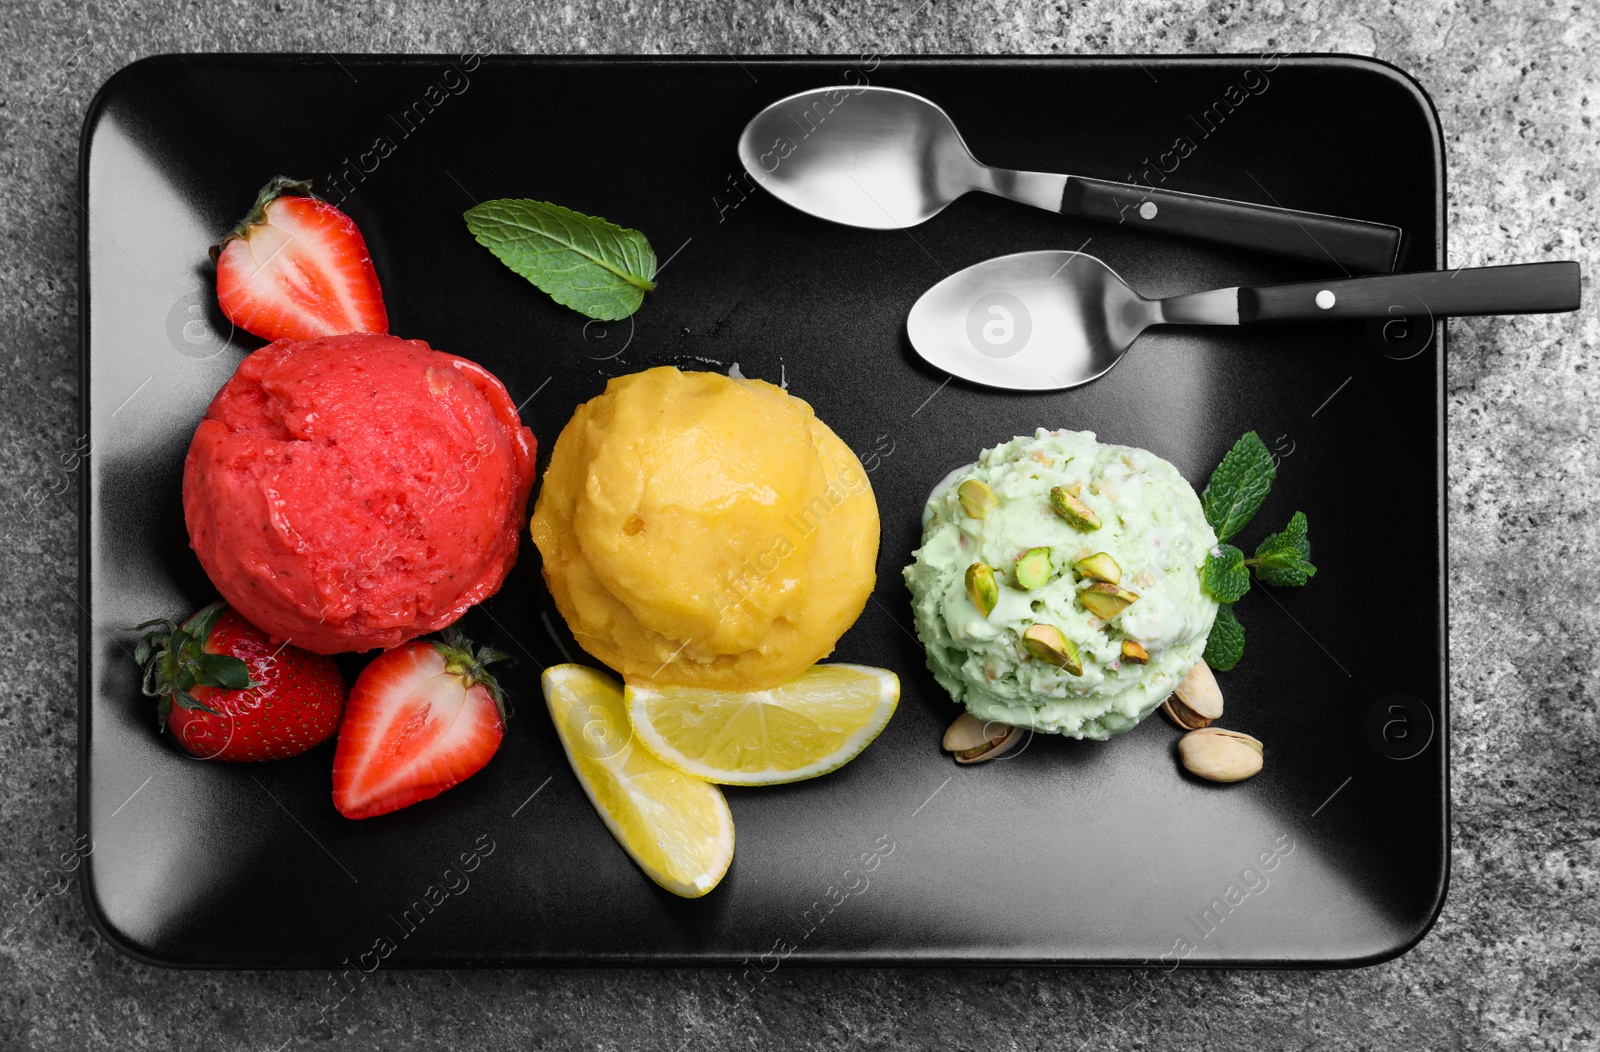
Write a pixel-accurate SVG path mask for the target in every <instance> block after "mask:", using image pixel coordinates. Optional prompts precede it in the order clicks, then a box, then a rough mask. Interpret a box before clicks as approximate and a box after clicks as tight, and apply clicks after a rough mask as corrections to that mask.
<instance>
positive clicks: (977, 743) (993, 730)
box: [944, 712, 1022, 763]
mask: <svg viewBox="0 0 1600 1052" xmlns="http://www.w3.org/2000/svg"><path fill="white" fill-rule="evenodd" d="M1021 740H1022V728H1021V727H1013V726H1012V725H1011V724H1009V723H1001V722H999V721H998V720H988V721H984V720H980V719H978V717H976V716H974V715H973V714H972V713H970V712H963V713H962V714H961V716H960V718H959V719H957V720H956V721H955V722H954V723H952V724H951V725H950V729H949V730H947V731H945V732H944V750H945V752H948V753H950V754H951V755H952V756H953V757H954V758H955V761H956V763H981V762H983V761H984V760H992V759H994V758H995V757H996V756H1000V755H1002V754H1004V753H1007V752H1010V751H1011V749H1012V747H1013V746H1015V745H1016V744H1017V742H1019V741H1021Z"/></svg>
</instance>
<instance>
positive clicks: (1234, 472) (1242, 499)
mask: <svg viewBox="0 0 1600 1052" xmlns="http://www.w3.org/2000/svg"><path fill="white" fill-rule="evenodd" d="M1277 475H1278V468H1277V465H1275V464H1274V463H1273V462H1272V454H1271V453H1269V452H1268V451H1267V446H1266V443H1264V442H1262V441H1261V436H1260V435H1258V434H1256V433H1255V432H1254V431H1246V432H1245V433H1244V434H1243V435H1241V436H1239V441H1237V442H1235V443H1234V444H1233V448H1232V449H1230V450H1228V452H1227V455H1226V456H1224V457H1223V458H1222V463H1220V464H1218V465H1217V469H1216V470H1215V471H1213V472H1212V473H1211V481H1209V482H1207V483H1206V488H1205V489H1204V490H1203V491H1201V493H1200V507H1201V509H1202V510H1203V511H1204V512H1205V515H1206V522H1208V523H1210V524H1211V528H1212V529H1213V530H1215V531H1216V534H1217V540H1219V541H1231V540H1233V538H1234V535H1235V534H1237V533H1238V532H1239V531H1240V530H1242V529H1244V528H1245V527H1246V526H1248V525H1249V524H1250V520H1251V519H1253V518H1255V514H1256V512H1257V511H1258V510H1259V509H1260V508H1261V502H1262V501H1264V500H1266V499H1267V493H1268V491H1269V490H1271V489H1272V480H1273V479H1274V478H1276V477H1277Z"/></svg>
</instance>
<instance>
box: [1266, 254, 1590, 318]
mask: <svg viewBox="0 0 1600 1052" xmlns="http://www.w3.org/2000/svg"><path fill="white" fill-rule="evenodd" d="M1581 294H1582V290H1581V288H1580V282H1579V272H1578V264H1576V263H1574V262H1570V261H1568V262H1560V263H1521V264H1517V265H1514V266H1507V267H1463V268H1462V269H1460V270H1455V271H1450V270H1429V271H1423V272H1421V273H1417V274H1384V275H1379V276H1377V277H1370V278H1349V279H1347V280H1343V281H1308V282H1301V283H1298V284H1293V285H1262V286H1259V287H1257V288H1241V289H1240V290H1239V322H1240V323H1241V324H1248V323H1250V322H1258V321H1337V320H1340V319H1348V318H1381V317H1384V316H1386V315H1388V314H1391V313H1407V312H1412V311H1416V310H1417V309H1418V308H1421V309H1422V310H1425V311H1427V312H1428V313H1429V314H1431V315H1433V316H1434V317H1450V316H1464V315H1471V314H1556V313H1560V312H1562V311H1570V310H1577V309H1578V301H1579V299H1580V297H1581Z"/></svg>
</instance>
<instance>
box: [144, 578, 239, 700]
mask: <svg viewBox="0 0 1600 1052" xmlns="http://www.w3.org/2000/svg"><path fill="white" fill-rule="evenodd" d="M225 608H226V604H225V603H223V602H222V601H221V600H218V601H217V602H215V603H212V604H211V605H210V606H207V607H204V608H203V609H201V610H198V611H196V612H195V614H194V616H193V617H191V618H189V620H187V621H185V622H184V623H183V624H182V625H181V626H180V625H176V624H173V622H172V621H171V620H169V619H167V618H157V619H156V620H154V621H146V622H145V623H144V624H142V625H139V626H138V627H137V628H136V629H135V631H143V630H146V629H148V630H149V631H146V632H145V635H144V637H143V638H142V639H140V640H139V642H138V644H137V645H136V646H135V647H134V652H133V659H134V660H135V661H137V662H138V663H139V667H140V668H142V669H144V678H143V680H142V681H141V682H140V690H141V692H142V693H143V694H144V695H145V696H146V697H151V698H159V699H160V700H159V701H158V703H157V705H156V719H157V722H158V723H159V725H160V727H161V729H162V730H166V728H167V717H168V716H169V715H170V714H171V712H172V706H173V705H174V704H176V705H179V706H182V707H183V708H186V709H199V710H200V711H201V712H209V713H211V715H213V716H216V715H219V713H218V712H217V711H216V710H215V709H213V708H211V707H210V706H209V705H206V704H205V703H204V702H202V701H201V700H200V699H198V698H196V697H195V696H194V695H193V694H191V693H190V691H192V690H194V689H195V688H196V687H211V688H214V689H217V690H249V689H250V688H252V687H259V686H261V684H260V683H259V682H257V681H255V680H253V679H251V678H250V666H248V665H246V664H245V663H244V661H243V659H241V658H236V657H232V656H230V655H228V654H213V653H210V652H209V651H207V650H206V649H205V645H206V641H207V640H209V639H210V638H211V630H212V629H213V628H214V627H216V624H217V618H219V617H221V616H222V611H223V610H224V609H225Z"/></svg>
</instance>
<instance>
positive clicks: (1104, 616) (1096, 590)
mask: <svg viewBox="0 0 1600 1052" xmlns="http://www.w3.org/2000/svg"><path fill="white" fill-rule="evenodd" d="M1138 601H1139V594H1138V593H1137V592H1130V591H1128V590H1127V589H1125V588H1118V587H1117V586H1116V585H1114V584H1105V583H1103V582H1102V583H1099V584H1092V585H1090V586H1089V587H1087V588H1085V589H1084V590H1083V591H1081V592H1079V593H1078V602H1080V603H1082V604H1083V608H1084V609H1085V610H1087V611H1089V612H1090V613H1091V614H1093V615H1094V616H1096V617H1098V618H1099V619H1100V620H1102V621H1110V620H1111V619H1112V618H1114V617H1116V616H1117V615H1118V614H1120V613H1122V612H1123V611H1124V610H1126V609H1128V607H1130V606H1132V605H1133V604H1134V603H1136V602H1138Z"/></svg>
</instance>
